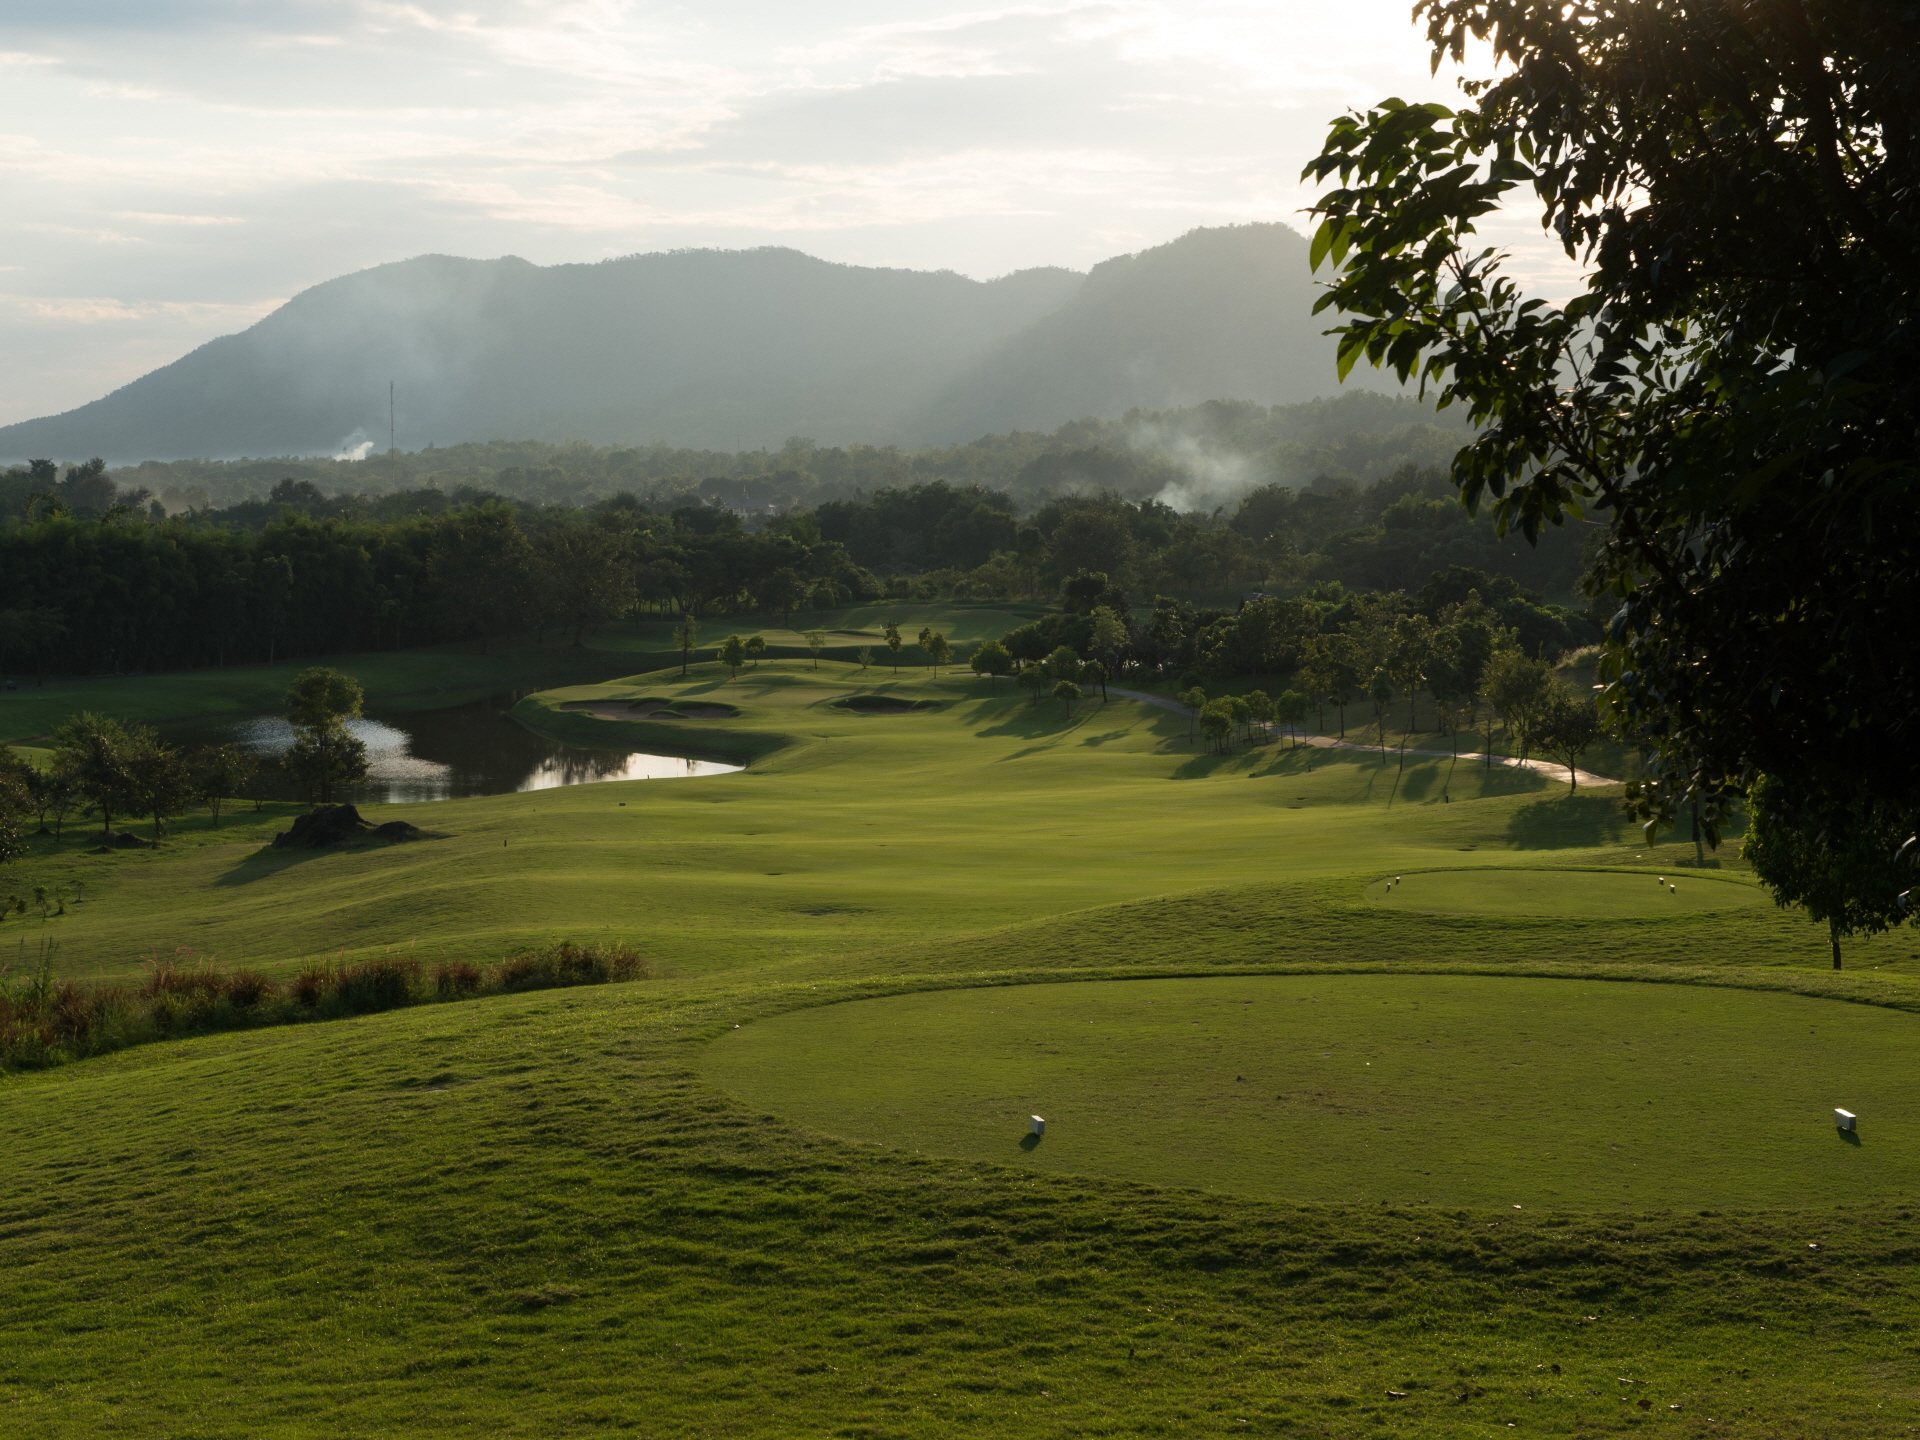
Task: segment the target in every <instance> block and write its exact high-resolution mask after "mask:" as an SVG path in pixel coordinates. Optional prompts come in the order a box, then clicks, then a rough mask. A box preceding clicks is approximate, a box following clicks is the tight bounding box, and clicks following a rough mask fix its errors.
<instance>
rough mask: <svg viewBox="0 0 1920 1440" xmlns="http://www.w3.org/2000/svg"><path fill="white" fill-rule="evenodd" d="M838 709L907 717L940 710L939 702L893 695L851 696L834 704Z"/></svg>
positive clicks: (862, 713)
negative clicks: (911, 714)
mask: <svg viewBox="0 0 1920 1440" xmlns="http://www.w3.org/2000/svg"><path fill="white" fill-rule="evenodd" d="M833 703H834V706H835V708H836V709H840V710H852V711H855V712H856V713H858V714H861V715H905V714H907V713H908V712H909V711H913V710H938V709H939V708H940V702H939V701H938V700H901V699H898V698H897V697H895V696H892V695H849V696H848V697H847V698H846V699H844V700H836V701H834V702H833Z"/></svg>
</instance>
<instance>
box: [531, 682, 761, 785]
mask: <svg viewBox="0 0 1920 1440" xmlns="http://www.w3.org/2000/svg"><path fill="white" fill-rule="evenodd" d="M612 683H614V684H620V683H621V682H618V681H616V682H612ZM605 688H607V687H604V686H571V687H567V688H565V689H560V690H543V691H541V692H540V693H539V694H537V695H529V696H527V697H526V698H525V699H524V700H521V701H520V702H519V703H518V704H516V705H515V706H514V707H513V709H512V710H510V711H509V712H508V713H509V714H510V715H511V716H512V717H513V718H514V719H515V720H517V721H518V722H519V723H520V724H522V725H524V726H526V728H527V729H529V730H531V731H533V732H534V734H536V735H544V736H546V737H548V738H549V739H554V740H562V741H565V742H566V743H567V744H569V745H580V746H584V747H586V748H587V749H591V750H624V749H635V750H647V751H650V752H659V753H666V754H675V755H687V756H691V757H692V758H694V759H696V760H718V761H721V762H722V763H724V764H729V765H746V764H750V763H751V762H753V761H755V760H764V759H765V758H766V757H767V756H769V755H773V754H777V753H778V752H779V751H781V750H785V749H787V748H788V747H789V746H791V745H794V744H796V743H798V738H799V737H797V736H793V735H787V734H783V733H781V732H779V731H768V730H734V729H729V728H727V727H726V726H724V725H719V724H716V723H715V722H713V721H709V720H702V721H698V722H695V723H697V724H699V726H700V727H701V728H700V729H699V730H697V731H690V730H688V729H687V728H686V722H685V721H681V722H678V723H671V724H670V723H667V722H664V721H658V720H639V719H636V720H602V719H600V718H599V717H598V716H594V715H589V714H586V713H585V712H583V711H579V710H562V709H561V708H560V707H561V706H562V705H563V704H565V703H566V702H568V701H570V700H595V699H599V698H601V696H600V695H598V694H591V695H587V694H581V693H579V692H580V691H581V690H586V689H592V690H596V691H598V690H603V689H605ZM683 698H684V697H683ZM736 708H738V707H736Z"/></svg>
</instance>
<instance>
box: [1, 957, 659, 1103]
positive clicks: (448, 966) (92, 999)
mask: <svg viewBox="0 0 1920 1440" xmlns="http://www.w3.org/2000/svg"><path fill="white" fill-rule="evenodd" d="M651 974H652V970H651V967H650V966H649V965H648V964H647V961H646V960H645V958H644V957H643V956H642V955H641V954H640V952H639V951H637V950H635V949H634V948H633V947H632V946H630V945H623V944H618V943H611V944H588V945H579V944H576V943H574V942H573V941H571V940H561V941H558V942H556V943H554V944H552V945H545V946H539V947H536V948H533V949H527V950H518V951H515V952H514V953H513V954H511V955H509V956H507V957H506V958H505V959H504V960H501V961H498V962H496V963H493V964H474V963H473V962H471V961H466V960H442V961H440V962H439V963H438V964H436V965H435V966H434V968H433V969H432V971H431V972H429V971H427V970H426V968H425V967H423V966H422V965H421V963H420V962H419V961H418V960H416V959H413V958H412V957H410V956H408V957H395V956H380V957H377V958H375V959H372V960H362V961H356V962H348V961H334V960H322V961H316V962H313V963H311V964H309V965H307V966H306V967H305V968H304V969H302V970H300V971H299V972H298V973H297V974H295V975H294V976H293V978H292V979H291V980H289V981H287V982H286V983H285V984H280V983H277V982H276V981H274V980H273V979H271V978H270V977H268V976H266V975H262V974H260V973H259V972H258V971H254V970H225V969H222V968H220V967H219V966H217V965H214V964H212V963H210V962H207V961H199V962H196V963H181V961H180V960H179V959H178V958H177V957H174V958H167V959H161V960H149V961H148V972H147V975H146V977H145V978H144V979H143V980H142V981H141V982H140V983H139V984H137V985H83V984H81V983H79V982H77V981H73V980H61V979H57V978H55V976H54V973H53V964H52V957H51V952H49V953H48V954H47V955H45V956H43V957H41V963H40V965H39V968H38V969H37V970H35V971H34V972H33V973H31V974H29V975H23V976H14V975H12V974H11V973H9V972H8V971H7V970H6V969H5V968H0V1071H5V1070H36V1069H44V1068H46V1067H48V1066H51V1065H60V1064H64V1063H66V1062H68V1061H72V1060H84V1059H86V1058H88V1057H89V1056H93V1055H104V1054H106V1053H108V1052H110V1051H114V1050H124V1049H126V1048H127V1047H128V1046H130V1045H138V1044H142V1043H144V1042H146V1041H149V1040H169V1039H174V1038H177V1037H181V1036H186V1035H205V1034H211V1033H214V1032H216V1031H222V1030H244V1029H250V1028H254V1027H257V1026H263V1025H289V1024H298V1023H301V1022H303V1021H309V1020H337V1019H341V1018H344V1017H346V1016H349V1015H365V1014H371V1013H374V1012H377V1011H381V1010H396V1009H399V1008H401V1007H403V1006H407V1005H425V1004H433V1003H438V1002H443V1001H449V1000H470V999H476V998H478V997H480V996H484V995H507V994H519V993H522V992H525V991H529V990H553V989H559V988H562V987H565V986H569V985H606V984H611V983H614V982H618V981H626V980H641V979H646V978H648V977H649V976H650V975H651Z"/></svg>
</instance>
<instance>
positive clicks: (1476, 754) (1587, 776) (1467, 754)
mask: <svg viewBox="0 0 1920 1440" xmlns="http://www.w3.org/2000/svg"><path fill="white" fill-rule="evenodd" d="M1107 693H1108V694H1109V695H1118V696H1121V697H1122V698H1123V699H1127V700H1138V701H1140V702H1141V704H1143V705H1157V706H1159V707H1160V708H1161V709H1162V710H1171V711H1173V713H1174V714H1176V715H1191V714H1192V713H1193V712H1192V711H1191V710H1189V709H1187V707H1186V706H1184V705H1182V704H1181V703H1180V702H1179V701H1178V700H1169V699H1168V698H1167V697H1166V696H1165V695H1149V694H1148V693H1147V692H1146V691H1144V690H1122V689H1121V688H1120V687H1119V686H1118V685H1109V686H1107ZM1268 728H1269V729H1270V730H1271V731H1272V732H1273V733H1274V734H1276V735H1277V734H1279V730H1278V728H1277V727H1274V726H1269V727H1268ZM1300 743H1301V744H1303V745H1313V746H1317V747H1318V748H1320V749H1322V750H1365V751H1367V752H1368V753H1369V754H1373V755H1378V754H1379V753H1380V747H1379V746H1378V745H1362V744H1360V743H1359V742H1358V741H1356V740H1335V739H1334V738H1333V737H1332V736H1329V735H1302V736H1301V737H1300ZM1387 753H1388V754H1389V755H1393V754H1396V753H1397V752H1396V751H1395V750H1394V748H1393V747H1392V746H1389V747H1388V748H1387ZM1407 754H1409V755H1418V756H1420V757H1422V758H1423V759H1428V760H1451V759H1456V758H1457V759H1460V760H1474V761H1480V762H1484V761H1485V760H1486V758H1487V757H1486V755H1485V753H1484V752H1482V751H1478V750H1462V751H1461V752H1460V753H1459V755H1458V756H1455V755H1453V754H1452V753H1451V752H1450V751H1446V750H1408V751H1407ZM1493 763H1494V764H1496V765H1507V766H1510V767H1512V768H1513V769H1515V770H1532V771H1535V772H1536V773H1538V774H1541V775H1545V776H1548V777H1549V778H1551V779H1554V780H1565V779H1566V778H1567V767H1566V766H1564V765H1555V764H1552V763H1551V762H1549V761H1546V760H1521V759H1519V758H1518V757H1516V756H1513V755H1496V756H1494V757H1493ZM1573 778H1574V784H1575V786H1576V787H1577V786H1580V785H1618V784H1619V783H1620V782H1619V781H1618V780H1609V779H1608V778H1607V777H1606V776H1605V775H1594V774H1591V773H1589V772H1588V771H1585V770H1576V771H1574V772H1573Z"/></svg>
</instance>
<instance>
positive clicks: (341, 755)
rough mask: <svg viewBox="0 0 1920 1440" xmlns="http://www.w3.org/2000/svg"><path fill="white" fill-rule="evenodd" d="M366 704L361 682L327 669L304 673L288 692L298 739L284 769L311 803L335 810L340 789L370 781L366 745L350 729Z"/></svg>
mask: <svg viewBox="0 0 1920 1440" xmlns="http://www.w3.org/2000/svg"><path fill="white" fill-rule="evenodd" d="M365 703H366V694H365V692H364V691H363V690H362V689H361V688H360V682H359V681H358V680H355V679H354V678H353V677H352V676H351V675H343V674H341V673H340V672H339V671H338V670H334V669H331V668H329V667H327V666H323V665H316V666H314V667H312V668H310V669H308V670H305V671H302V672H301V673H300V674H299V675H297V676H295V677H294V681H293V684H291V685H290V686H288V687H287V694H286V699H285V701H284V704H285V707H286V716H287V723H288V724H289V725H291V726H292V727H293V735H294V739H293V744H292V745H291V746H289V747H288V749H287V752H286V754H285V755H283V756H282V757H281V759H280V766H281V769H283V770H284V771H286V773H287V776H288V778H289V779H291V780H292V781H293V782H294V783H295V784H296V785H299V786H301V787H302V788H304V789H305V790H306V792H307V797H308V803H310V804H311V803H315V802H318V803H320V804H323V805H331V804H332V803H333V792H334V788H335V787H336V786H340V785H351V784H352V783H353V782H354V781H356V780H362V779H365V778H366V775H367V768H368V765H367V747H366V742H365V741H363V740H361V739H360V737H359V736H357V735H355V734H354V733H353V732H352V731H351V730H350V729H348V728H347V722H348V721H349V720H355V719H358V718H359V716H360V714H361V711H362V709H363V708H364V706H365Z"/></svg>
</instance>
